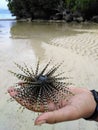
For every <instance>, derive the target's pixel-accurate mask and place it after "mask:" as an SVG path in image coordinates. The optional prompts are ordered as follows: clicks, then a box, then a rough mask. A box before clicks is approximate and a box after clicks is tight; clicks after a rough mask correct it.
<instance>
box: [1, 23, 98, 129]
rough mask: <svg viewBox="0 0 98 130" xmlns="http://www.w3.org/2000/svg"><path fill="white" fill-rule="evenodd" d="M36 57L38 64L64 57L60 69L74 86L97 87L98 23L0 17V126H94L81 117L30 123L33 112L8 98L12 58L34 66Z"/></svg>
mask: <svg viewBox="0 0 98 130" xmlns="http://www.w3.org/2000/svg"><path fill="white" fill-rule="evenodd" d="M38 58H40V60H41V63H42V64H44V63H46V62H47V61H48V60H49V59H50V58H53V59H54V63H58V62H61V61H63V60H64V65H63V67H62V68H61V69H63V70H64V71H66V75H68V76H71V77H72V82H73V83H74V84H75V86H77V87H86V88H89V89H97V84H98V67H97V66H98V25H97V24H92V23H84V24H75V23H73V24H72V23H71V24H65V23H49V22H33V23H29V22H16V21H0V86H1V90H0V130H27V129H29V130H32V129H33V130H39V129H40V130H46V129H48V130H63V129H67V130H88V129H89V130H92V129H93V130H97V129H98V127H97V126H98V125H97V123H95V122H89V121H85V120H83V119H80V120H77V121H71V122H64V123H59V124H56V125H43V126H39V127H38V126H34V125H33V122H34V119H35V118H36V116H37V115H36V114H35V113H33V112H31V111H29V110H27V109H25V110H24V111H23V112H22V110H21V109H19V108H20V105H19V104H17V103H16V102H10V101H9V99H10V96H9V95H8V94H7V93H6V91H7V89H8V88H9V86H11V85H13V84H14V83H15V82H16V81H17V80H16V78H14V77H13V76H12V75H10V74H9V73H8V70H14V71H17V68H16V67H15V66H14V63H13V62H14V61H15V62H18V63H20V64H23V63H24V62H25V63H26V64H28V65H29V66H30V65H32V66H33V67H35V65H36V61H37V59H38ZM88 107H89V106H88Z"/></svg>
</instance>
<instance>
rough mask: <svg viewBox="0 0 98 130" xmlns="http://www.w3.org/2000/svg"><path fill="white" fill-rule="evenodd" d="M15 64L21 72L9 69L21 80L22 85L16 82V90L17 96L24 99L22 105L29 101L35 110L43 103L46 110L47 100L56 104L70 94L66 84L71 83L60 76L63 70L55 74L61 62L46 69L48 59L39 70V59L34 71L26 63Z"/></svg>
mask: <svg viewBox="0 0 98 130" xmlns="http://www.w3.org/2000/svg"><path fill="white" fill-rule="evenodd" d="M15 65H16V66H17V67H18V68H19V69H20V70H21V71H22V72H23V74H20V73H15V72H12V71H10V72H11V73H12V74H14V76H16V77H17V78H18V79H20V80H22V85H19V84H17V86H18V88H16V90H17V92H18V94H17V97H18V98H20V99H22V100H24V103H23V104H22V105H23V106H25V102H26V103H29V104H30V106H34V105H35V104H36V110H38V111H40V107H41V106H42V105H43V107H44V111H48V103H49V102H53V103H54V104H55V105H56V106H57V105H58V104H59V102H60V101H61V100H62V99H67V98H68V97H69V96H70V95H72V93H71V92H70V91H69V89H68V86H69V85H71V84H72V83H70V82H68V81H67V79H69V78H68V77H60V76H61V75H62V74H63V72H61V73H58V74H56V72H57V70H58V68H59V67H60V66H61V65H62V63H60V64H58V65H54V66H52V68H50V69H49V70H48V69H47V68H48V67H49V65H50V61H49V62H48V63H47V64H46V66H45V67H44V68H43V69H42V71H41V72H39V61H38V63H37V67H36V70H35V72H34V71H33V69H32V68H28V67H27V65H26V64H25V65H24V67H22V66H21V65H19V64H17V63H15ZM47 70H48V71H47ZM46 71H47V72H46ZM64 80H65V82H64Z"/></svg>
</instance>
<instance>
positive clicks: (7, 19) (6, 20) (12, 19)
mask: <svg viewBox="0 0 98 130" xmlns="http://www.w3.org/2000/svg"><path fill="white" fill-rule="evenodd" d="M0 21H16V19H11V18H9V19H0Z"/></svg>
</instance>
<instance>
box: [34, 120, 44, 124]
mask: <svg viewBox="0 0 98 130" xmlns="http://www.w3.org/2000/svg"><path fill="white" fill-rule="evenodd" d="M44 123H46V120H40V121H37V122H36V123H35V125H42V124H44Z"/></svg>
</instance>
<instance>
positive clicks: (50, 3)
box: [7, 0, 64, 19]
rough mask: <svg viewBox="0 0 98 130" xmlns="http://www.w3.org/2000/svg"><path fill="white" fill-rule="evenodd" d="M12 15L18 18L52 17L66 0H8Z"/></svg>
mask: <svg viewBox="0 0 98 130" xmlns="http://www.w3.org/2000/svg"><path fill="white" fill-rule="evenodd" d="M7 1H8V7H9V10H10V11H11V13H12V15H14V16H16V17H17V18H32V19H33V18H46V19H48V18H50V16H51V15H53V14H55V13H56V8H57V7H58V5H59V4H60V2H61V1H64V0H7Z"/></svg>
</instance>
